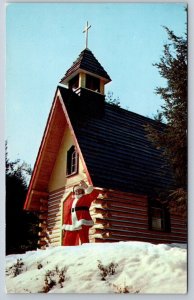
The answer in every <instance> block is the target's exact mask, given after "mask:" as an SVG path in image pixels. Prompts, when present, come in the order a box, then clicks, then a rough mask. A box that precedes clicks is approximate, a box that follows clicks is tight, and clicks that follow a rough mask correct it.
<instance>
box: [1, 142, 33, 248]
mask: <svg viewBox="0 0 194 300" xmlns="http://www.w3.org/2000/svg"><path fill="white" fill-rule="evenodd" d="M30 173H31V169H30V168H29V166H28V165H27V164H26V163H23V164H22V163H21V162H20V160H16V161H14V162H11V161H10V160H9V159H8V155H7V145H6V254H13V253H22V252H25V251H28V250H33V249H36V248H37V241H38V238H37V237H38V235H37V231H38V218H37V216H36V215H35V214H34V213H30V212H26V211H24V210H23V205H24V201H25V198H26V194H27V176H28V175H29V174H30Z"/></svg>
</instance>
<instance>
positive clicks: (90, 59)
mask: <svg viewBox="0 0 194 300" xmlns="http://www.w3.org/2000/svg"><path fill="white" fill-rule="evenodd" d="M78 69H82V70H85V71H88V72H91V73H93V74H96V75H99V76H101V77H103V78H105V79H107V80H108V81H111V79H110V77H109V75H108V74H107V72H106V71H105V70H104V68H103V67H102V66H101V64H100V63H99V62H98V60H97V59H96V58H95V56H94V54H93V53H92V51H90V50H89V49H88V48H86V49H84V50H83V51H82V52H81V53H80V55H79V57H78V58H77V60H76V61H74V62H73V65H72V66H71V68H69V69H68V70H67V72H66V74H65V76H64V77H63V78H62V79H61V81H60V82H62V81H63V80H65V79H66V78H68V77H69V76H70V75H71V74H72V73H74V72H75V71H77V70H78Z"/></svg>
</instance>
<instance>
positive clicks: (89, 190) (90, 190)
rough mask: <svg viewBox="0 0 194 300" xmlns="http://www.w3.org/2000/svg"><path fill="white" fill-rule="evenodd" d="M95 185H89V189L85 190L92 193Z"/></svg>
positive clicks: (86, 192)
mask: <svg viewBox="0 0 194 300" xmlns="http://www.w3.org/2000/svg"><path fill="white" fill-rule="evenodd" d="M93 189H94V188H93V186H92V185H89V186H88V187H87V189H86V190H85V194H90V193H91V192H92V191H93Z"/></svg>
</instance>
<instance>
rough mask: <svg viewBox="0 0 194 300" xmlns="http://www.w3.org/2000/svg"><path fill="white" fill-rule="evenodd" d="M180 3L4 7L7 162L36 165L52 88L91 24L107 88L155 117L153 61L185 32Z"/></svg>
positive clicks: (92, 43)
mask: <svg viewBox="0 0 194 300" xmlns="http://www.w3.org/2000/svg"><path fill="white" fill-rule="evenodd" d="M184 7H185V4H183V3H182V4H181V3H177V4H175V3H171V4H170V3H163V4H162V3H161V4H158V3H155V4H147V3H146V4H145V3H134V4H132V3H112V4H110V3H109V4H106V3H103V4H102V3H98V4H94V3H85V4H83V3H58V4H56V3H55V4H53V3H50V4H46V3H43V4H40V3H34V4H32V3H15V4H10V5H8V7H7V12H6V26H7V29H6V30H7V32H6V39H7V41H6V47H7V48H6V55H7V60H6V138H7V140H8V150H9V157H10V159H12V160H14V159H16V158H20V159H21V160H24V161H26V162H27V163H29V164H31V165H32V166H33V164H34V162H35V159H36V155H37V152H38V148H39V145H40V142H41V138H42V135H43V131H44V128H45V125H46V120H47V117H48V114H49V111H50V107H51V104H52V101H53V97H54V93H55V90H56V87H57V85H58V83H59V81H60V79H61V78H62V77H63V75H64V73H65V72H66V70H67V69H68V68H69V67H70V66H71V65H72V63H73V61H74V60H75V59H76V58H77V57H78V55H79V53H80V52H81V51H82V50H83V49H84V48H85V36H84V34H83V33H82V31H83V29H84V26H85V24H86V21H88V22H89V24H91V29H90V31H89V48H90V50H92V52H93V54H94V55H95V56H96V58H97V59H98V60H99V62H100V63H101V64H102V66H103V67H104V68H105V70H106V71H107V72H108V74H109V76H110V77H111V79H112V82H111V83H109V84H108V85H107V86H106V92H108V91H112V92H113V94H114V96H115V97H116V98H117V97H119V99H120V102H121V106H122V107H123V108H128V109H129V110H131V111H134V112H136V113H139V114H142V115H145V116H149V117H153V115H154V114H156V112H157V109H159V108H160V105H161V104H162V100H161V99H160V97H159V96H156V95H155V94H154V90H155V88H156V87H157V86H160V85H163V84H164V81H163V79H162V78H161V77H160V75H159V73H158V70H157V69H156V68H155V67H154V66H153V65H152V64H153V63H155V62H158V61H159V58H160V57H161V55H162V49H163V45H164V43H165V42H166V41H167V34H166V32H165V30H164V29H163V27H162V26H163V25H164V26H167V27H169V28H170V29H172V30H174V32H175V34H177V35H183V34H184V32H185V23H186V13H185V11H184Z"/></svg>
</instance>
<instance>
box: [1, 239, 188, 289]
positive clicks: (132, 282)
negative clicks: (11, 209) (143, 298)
mask: <svg viewBox="0 0 194 300" xmlns="http://www.w3.org/2000/svg"><path fill="white" fill-rule="evenodd" d="M46 274H47V275H46ZM6 289H7V292H8V293H42V292H48V293H140V294H146V293H160V294H161V293H165V294H171V293H181V294H182V293H186V291H187V249H186V245H183V244H169V245H165V244H159V245H153V244H150V243H143V242H119V243H106V244H104V243H100V244H84V245H82V246H75V247H62V246H61V247H50V248H47V249H46V250H37V251H29V252H27V253H25V254H20V255H9V256H7V257H6Z"/></svg>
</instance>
